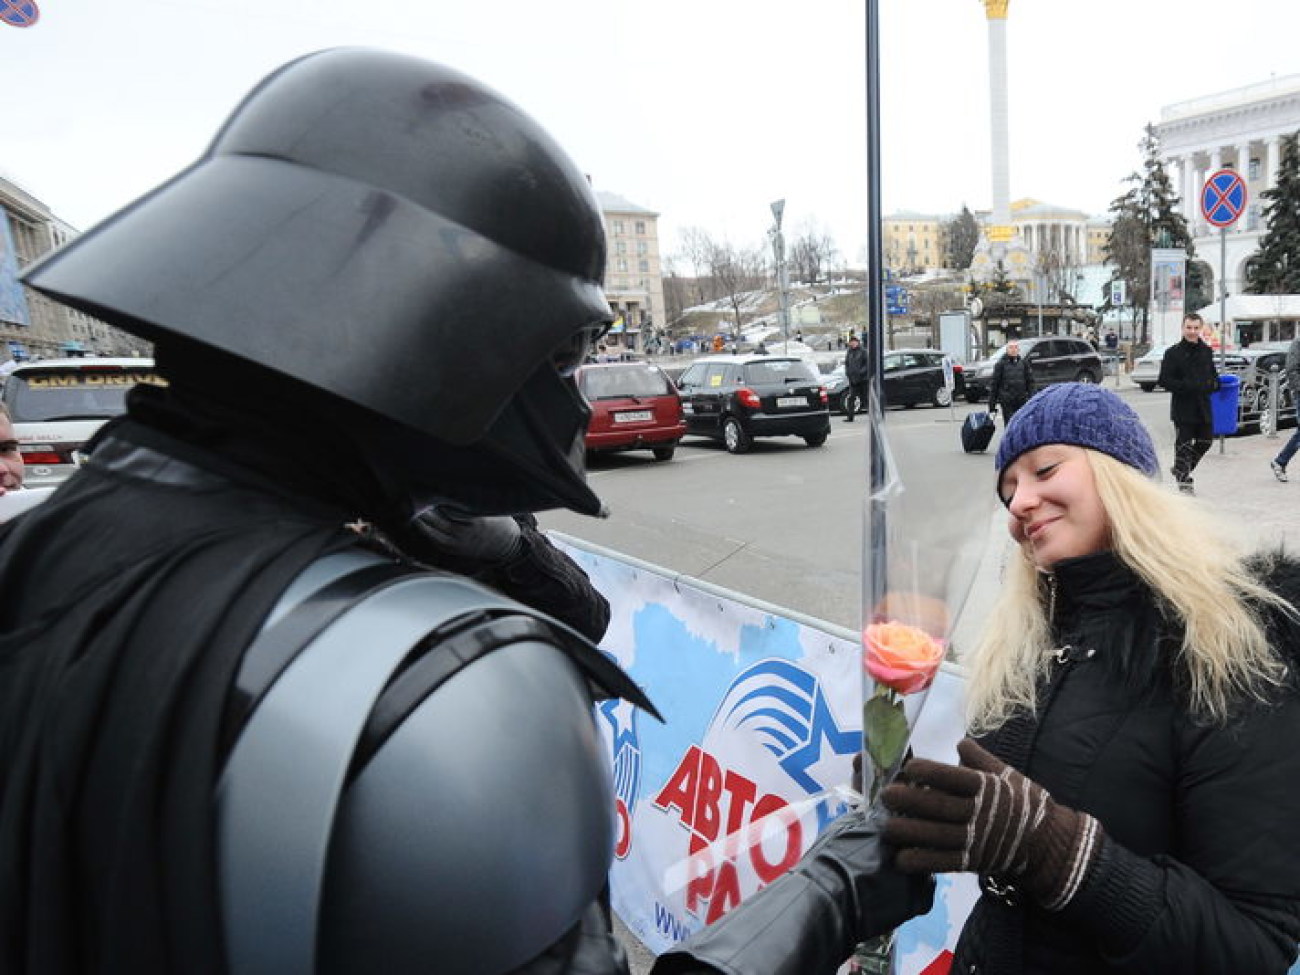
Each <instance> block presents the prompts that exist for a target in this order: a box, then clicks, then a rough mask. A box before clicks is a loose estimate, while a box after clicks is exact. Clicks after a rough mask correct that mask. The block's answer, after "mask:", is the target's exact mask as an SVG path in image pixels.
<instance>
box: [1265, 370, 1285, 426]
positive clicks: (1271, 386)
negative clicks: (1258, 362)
mask: <svg viewBox="0 0 1300 975" xmlns="http://www.w3.org/2000/svg"><path fill="white" fill-rule="evenodd" d="M1281 386H1282V376H1281V374H1280V373H1279V372H1278V368H1277V366H1274V367H1273V368H1272V369H1270V370H1269V373H1268V409H1269V414H1270V415H1271V416H1272V420H1273V422H1272V423H1270V424H1269V427H1268V437H1269V439H1270V440H1276V439H1277V428H1278V427H1279V426H1281V425H1282V403H1281V395H1282V389H1281ZM1260 419H1261V420H1262V419H1263V417H1261V418H1260Z"/></svg>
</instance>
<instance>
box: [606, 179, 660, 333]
mask: <svg viewBox="0 0 1300 975" xmlns="http://www.w3.org/2000/svg"><path fill="white" fill-rule="evenodd" d="M596 200H597V202H598V203H599V204H600V211H601V214H602V216H603V217H604V221H605V237H606V239H607V241H608V245H609V254H608V256H607V257H606V259H605V294H606V296H607V297H608V298H609V303H610V306H611V307H612V308H613V309H614V313H615V314H616V315H617V316H618V321H616V322H615V323H614V327H613V329H611V330H610V335H609V342H610V343H611V344H612V345H615V346H618V347H620V348H623V349H626V350H628V351H637V352H640V351H644V350H645V348H646V343H647V341H649V342H650V343H651V345H652V346H653V344H654V342H653V340H654V338H655V333H656V331H657V330H658V329H662V328H663V327H664V326H665V325H666V324H667V316H666V314H665V310H664V283H663V272H662V267H661V264H660V256H659V214H657V213H655V212H654V211H653V210H649V209H647V208H645V207H643V206H640V205H638V204H636V203H633V202H631V201H630V200H627V199H624V198H623V197H621V196H619V195H618V194H617V193H610V192H608V191H605V190H597V191H596Z"/></svg>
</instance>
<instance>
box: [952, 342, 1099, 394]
mask: <svg viewBox="0 0 1300 975" xmlns="http://www.w3.org/2000/svg"><path fill="white" fill-rule="evenodd" d="M1019 341H1020V354H1021V355H1022V356H1023V357H1024V358H1026V359H1028V360H1029V368H1030V370H1031V371H1032V372H1033V374H1034V385H1035V386H1037V387H1038V388H1039V389H1042V388H1043V387H1044V386H1050V385H1052V384H1053V383H1075V382H1078V383H1099V382H1101V377H1102V366H1101V356H1100V355H1098V354H1097V350H1096V349H1094V348H1093V347H1092V346H1091V345H1090V344H1089V343H1088V342H1086V341H1084V340H1083V339H1072V338H1065V337H1062V336H1059V335H1041V336H1034V337H1033V338H1028V339H1020V340H1019ZM1006 351H1007V347H1006V346H1005V345H1004V346H1002V348H1000V349H998V350H997V351H996V352H994V353H993V354H992V355H991V356H989V357H988V358H987V359H984V360H983V361H981V362H978V363H975V364H974V365H968V366H967V367H966V399H967V401H968V402H971V403H978V402H980V401H981V400H983V399H987V398H988V395H989V384H990V383H992V381H993V369H994V368H995V367H996V366H997V364H998V363H999V362H1001V361H1002V356H1003V355H1005V354H1006Z"/></svg>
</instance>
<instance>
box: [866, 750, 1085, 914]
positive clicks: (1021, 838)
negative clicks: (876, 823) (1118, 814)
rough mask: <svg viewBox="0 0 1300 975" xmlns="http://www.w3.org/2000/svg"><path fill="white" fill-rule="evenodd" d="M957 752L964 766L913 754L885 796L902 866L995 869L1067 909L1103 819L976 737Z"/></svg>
mask: <svg viewBox="0 0 1300 975" xmlns="http://www.w3.org/2000/svg"><path fill="white" fill-rule="evenodd" d="M957 753H958V754H959V755H960V756H961V765H960V766H955V765H945V764H943V763H941V762H931V761H928V760H926V759H923V758H916V759H913V760H912V761H910V762H908V763H907V764H906V765H904V766H903V770H902V772H901V773H900V774H899V777H898V780H897V781H895V782H894V783H892V784H891V785H888V786H886V787H885V789H884V791H883V793H882V795H881V798H882V799H883V801H884V803H885V806H886V807H887V808H888V809H889V810H890V811H891V812H893V813H895V814H896V815H894V816H891V817H890V819H889V822H888V823H887V824H886V826H885V830H884V839H885V841H886V842H887V843H889V844H891V845H893V846H895V847H897V848H898V855H897V858H896V860H895V864H896V865H897V867H898V869H899V870H902V871H903V872H905V873H957V872H962V871H974V872H976V873H982V874H992V875H994V876H997V877H999V878H1003V879H1006V880H1011V881H1017V882H1019V883H1020V884H1021V885H1022V886H1023V887H1024V889H1025V890H1026V891H1027V892H1028V893H1029V894H1030V895H1031V896H1032V897H1033V898H1034V899H1035V900H1037V901H1038V902H1039V903H1040V904H1041V905H1042V906H1043V907H1045V908H1047V909H1048V910H1050V911H1059V910H1061V909H1062V908H1064V907H1065V905H1067V904H1068V903H1069V902H1070V900H1071V899H1072V898H1073V897H1074V895H1075V894H1076V893H1078V891H1079V888H1080V887H1081V886H1082V884H1083V880H1084V877H1086V876H1087V873H1088V870H1089V868H1090V867H1091V866H1092V864H1093V862H1094V861H1095V860H1096V857H1097V854H1098V852H1099V851H1100V849H1101V843H1102V835H1103V834H1102V830H1101V826H1100V824H1098V822H1097V821H1096V820H1095V819H1093V818H1092V817H1091V816H1089V815H1087V814H1086V813H1081V812H1076V811H1075V810H1073V809H1069V808H1067V807H1066V806H1062V805H1060V804H1058V803H1056V802H1053V801H1052V797H1051V796H1050V795H1048V793H1047V790H1046V789H1044V788H1043V787H1042V786H1040V785H1038V784H1037V783H1036V782H1034V781H1033V780H1032V779H1029V778H1026V777H1025V776H1023V775H1021V774H1020V773H1019V772H1017V771H1016V770H1015V769H1013V768H1011V767H1010V766H1009V765H1006V764H1005V763H1003V762H1001V761H999V760H998V759H996V758H994V757H993V756H992V755H990V754H989V753H988V752H987V751H985V750H984V749H983V748H981V747H980V746H979V745H977V744H976V743H975V742H973V741H971V739H969V738H966V739H964V740H962V741H961V742H960V743H959V744H958V745H957Z"/></svg>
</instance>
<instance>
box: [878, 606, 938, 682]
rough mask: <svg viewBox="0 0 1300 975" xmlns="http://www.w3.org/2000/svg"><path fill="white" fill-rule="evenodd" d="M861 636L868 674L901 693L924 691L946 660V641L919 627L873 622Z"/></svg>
mask: <svg viewBox="0 0 1300 975" xmlns="http://www.w3.org/2000/svg"><path fill="white" fill-rule="evenodd" d="M862 636H863V642H864V643H865V644H866V657H865V660H864V663H865V664H866V667H867V673H869V674H870V675H871V676H872V677H873V678H874V679H875V680H876V681H877V682H878V683H880V684H884V685H885V686H886V687H890V688H892V689H893V690H895V691H897V692H898V693H899V694H915V693H916V692H917V691H923V690H925V689H926V688H927V687H929V686H930V682H931V681H933V680H934V675H935V673H936V672H938V670H939V664H940V663H941V662H942V661H943V654H944V643H943V641H942V640H936V639H935V638H934V637H932V636H930V634H928V633H926V632H925V631H924V630H922V629H920V628H919V627H916V626H909V625H908V624H906V623H872V624H871V625H870V626H868V627H867V628H866V629H865V630H864V631H863V633H862Z"/></svg>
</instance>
